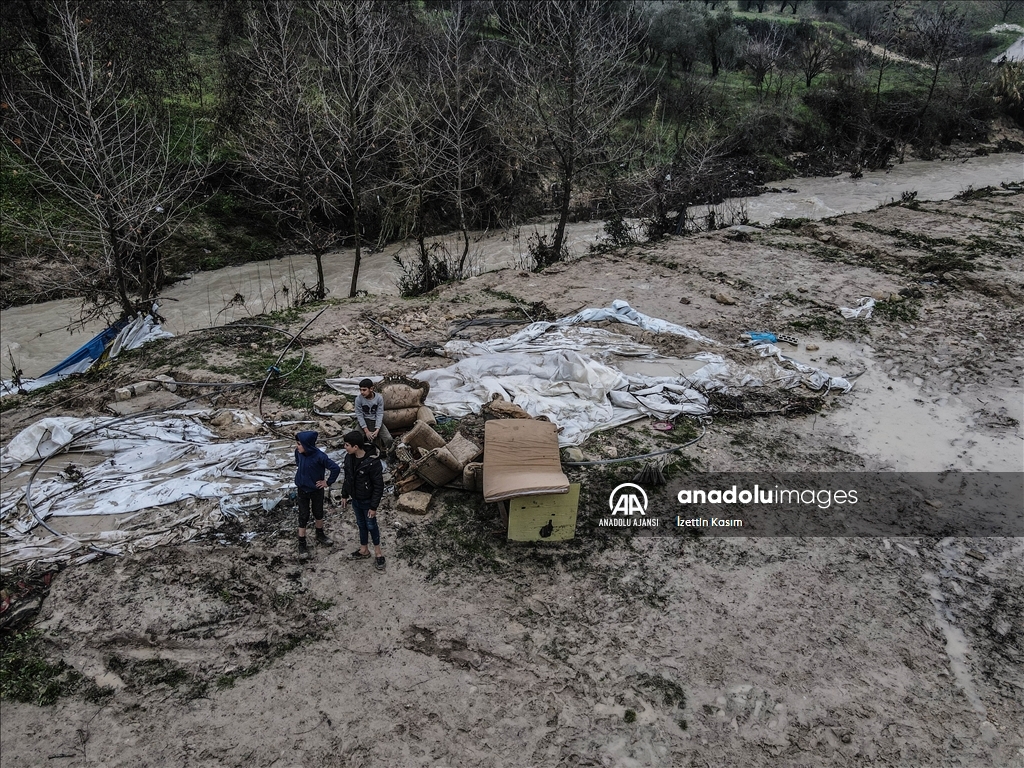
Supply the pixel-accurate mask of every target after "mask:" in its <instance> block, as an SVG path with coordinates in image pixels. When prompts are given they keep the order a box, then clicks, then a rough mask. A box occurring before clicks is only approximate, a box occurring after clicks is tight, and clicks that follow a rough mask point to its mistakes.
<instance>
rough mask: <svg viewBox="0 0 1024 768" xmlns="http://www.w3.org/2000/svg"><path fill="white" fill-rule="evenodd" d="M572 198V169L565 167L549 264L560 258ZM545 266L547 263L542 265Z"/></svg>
mask: <svg viewBox="0 0 1024 768" xmlns="http://www.w3.org/2000/svg"><path fill="white" fill-rule="evenodd" d="M571 198H572V170H571V169H566V171H565V173H564V175H563V177H562V201H561V204H560V205H559V207H558V226H557V227H555V240H554V242H553V243H552V244H551V256H550V259H549V262H548V263H550V264H553V263H555V262H556V261H561V259H562V243H563V242H564V241H565V223H566V222H567V221H568V220H569V201H570V200H571ZM544 266H547V265H544Z"/></svg>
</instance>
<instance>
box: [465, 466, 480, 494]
mask: <svg viewBox="0 0 1024 768" xmlns="http://www.w3.org/2000/svg"><path fill="white" fill-rule="evenodd" d="M483 476H484V465H483V462H481V461H471V462H470V463H469V464H467V465H466V466H465V467H463V468H462V487H463V488H464V489H466V490H467V491H475V492H478V491H480V490H481V489H482V488H483Z"/></svg>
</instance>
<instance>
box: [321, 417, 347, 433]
mask: <svg viewBox="0 0 1024 768" xmlns="http://www.w3.org/2000/svg"><path fill="white" fill-rule="evenodd" d="M343 431H344V430H343V429H342V427H341V425H340V424H338V422H336V421H334V419H324V420H323V421H321V422H319V423H318V424H317V432H319V433H320V434H321V435H325V436H327V437H337V436H338V435H340V434H341V433H342V432H343Z"/></svg>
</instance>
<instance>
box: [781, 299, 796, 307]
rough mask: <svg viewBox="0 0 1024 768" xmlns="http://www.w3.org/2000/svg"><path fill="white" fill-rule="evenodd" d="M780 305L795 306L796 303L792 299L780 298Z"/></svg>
mask: <svg viewBox="0 0 1024 768" xmlns="http://www.w3.org/2000/svg"><path fill="white" fill-rule="evenodd" d="M782 306H784V307H795V306H796V304H794V303H793V302H792V301H790V300H789V299H783V300H782Z"/></svg>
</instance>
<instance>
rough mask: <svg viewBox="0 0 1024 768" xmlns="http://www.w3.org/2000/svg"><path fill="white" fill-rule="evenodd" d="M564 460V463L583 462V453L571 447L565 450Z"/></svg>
mask: <svg viewBox="0 0 1024 768" xmlns="http://www.w3.org/2000/svg"><path fill="white" fill-rule="evenodd" d="M565 460H566V461H584V460H585V457H584V456H583V451H581V450H580V449H579V448H576V447H575V446H573V447H572V448H566V449H565Z"/></svg>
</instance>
